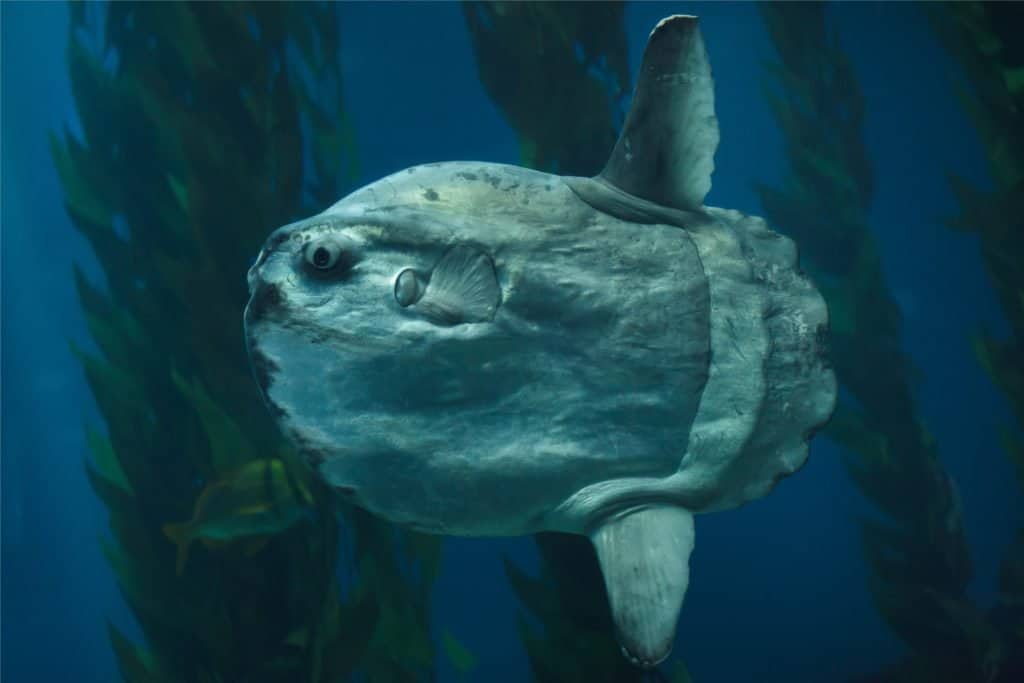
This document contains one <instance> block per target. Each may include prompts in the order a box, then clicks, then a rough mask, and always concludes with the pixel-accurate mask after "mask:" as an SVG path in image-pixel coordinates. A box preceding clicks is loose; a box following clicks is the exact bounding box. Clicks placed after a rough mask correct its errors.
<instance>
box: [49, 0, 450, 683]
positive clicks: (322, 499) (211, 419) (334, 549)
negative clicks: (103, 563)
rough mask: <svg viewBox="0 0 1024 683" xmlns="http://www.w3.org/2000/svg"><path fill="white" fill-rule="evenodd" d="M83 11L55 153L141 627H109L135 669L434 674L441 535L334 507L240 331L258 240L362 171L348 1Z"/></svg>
mask: <svg viewBox="0 0 1024 683" xmlns="http://www.w3.org/2000/svg"><path fill="white" fill-rule="evenodd" d="M70 9H71V23H70V36H69V42H68V54H67V57H68V66H69V69H70V77H71V85H72V89H73V95H74V99H75V103H76V106H77V110H78V115H79V120H80V122H81V134H76V133H75V132H72V131H71V130H70V129H69V130H66V131H64V133H63V135H59V136H56V135H55V136H54V137H53V138H52V140H51V142H52V156H53V159H54V163H55V165H56V167H57V170H58V172H59V175H60V179H61V182H62V185H63V189H64V198H65V204H66V207H67V210H68V213H69V214H70V216H71V219H72V221H73V223H74V226H75V227H76V229H77V230H78V231H79V232H80V233H81V234H82V235H84V236H85V237H86V238H87V239H88V241H89V242H90V244H91V246H92V248H93V250H94V251H95V254H96V256H97V259H98V261H99V264H100V266H101V267H102V270H103V273H104V276H105V282H104V283H93V282H90V281H89V280H88V279H87V278H86V277H84V276H83V274H82V273H81V272H78V271H76V273H75V281H76V285H77V288H78V293H79V298H80V301H81V305H82V307H83V309H84V312H85V316H86V320H87V321H88V325H89V330H90V333H91V336H92V341H93V343H94V346H95V349H90V350H85V349H76V350H75V352H76V354H77V355H78V357H79V358H80V359H81V362H82V367H83V369H84V371H85V374H86V377H87V379H88V382H89V385H90V387H91V389H92V392H93V395H94V397H95V399H96V403H97V405H98V407H99V410H100V413H101V415H102V417H103V421H104V423H105V426H106V430H105V433H103V432H102V431H100V430H95V429H90V430H89V434H88V442H89V447H90V450H91V451H92V459H91V461H89V462H88V463H87V472H88V475H89V480H90V482H91V483H92V486H93V488H94V490H95V492H96V494H97V495H98V496H99V497H100V499H101V500H102V502H103V503H104V505H105V506H106V508H107V511H108V514H109V521H110V530H111V536H112V537H111V538H110V539H105V540H104V541H103V548H104V552H105V554H106V557H107V559H108V561H109V563H110V566H111V568H112V570H113V572H114V574H115V576H116V579H117V582H118V585H119V586H120V588H121V591H122V593H123V595H124V597H125V600H126V601H127V603H128V605H129V607H130V608H131V610H132V612H133V613H134V615H135V618H136V620H137V622H138V625H139V626H140V628H141V631H142V634H143V638H144V641H143V642H142V643H138V644H136V643H133V642H131V641H130V640H129V639H128V638H126V637H125V636H124V635H123V634H122V633H121V632H120V631H119V630H118V629H117V628H116V627H114V626H112V625H111V626H110V639H111V644H112V646H113V648H114V652H115V653H116V656H117V661H118V663H119V666H120V670H121V674H122V676H123V678H124V679H125V680H126V681H133V682H140V681H210V682H212V681H243V680H244V681H339V680H346V679H349V678H351V677H352V676H353V675H358V676H360V678H361V680H367V681H378V680H379V681H403V680H404V681H413V680H429V679H431V678H432V677H433V657H434V654H433V647H432V644H431V640H430V637H429V630H428V608H429V600H428V593H429V586H430V585H431V583H432V580H433V577H434V576H435V574H436V572H437V566H438V559H439V545H438V541H437V540H436V539H432V538H427V537H423V536H419V535H416V534H412V533H407V532H402V531H399V530H396V529H393V528H392V527H391V526H389V525H387V524H385V523H383V522H380V521H377V520H375V519H374V518H372V517H370V516H369V515H368V514H366V513H364V512H362V511H359V510H355V509H350V508H346V507H343V506H339V507H337V509H336V507H335V506H336V504H335V503H334V501H333V499H332V497H331V495H330V492H329V491H327V490H326V488H325V487H324V486H323V485H322V484H321V483H320V482H319V481H318V480H317V479H315V478H314V477H312V476H311V475H310V472H309V471H308V470H307V468H306V467H305V466H304V465H303V464H301V463H300V462H298V459H297V458H296V456H295V454H294V452H293V451H292V450H291V449H290V448H289V447H288V446H287V445H286V444H285V443H284V441H283V440H282V438H281V436H280V435H279V434H278V432H277V431H276V429H275V428H274V427H273V425H272V421H271V420H269V419H267V413H266V408H265V407H264V405H263V403H262V400H261V397H260V396H259V394H258V391H257V388H256V384H255V382H254V381H253V379H252V377H251V375H250V371H249V368H248V364H247V361H246V351H245V348H244V344H243V339H242V329H241V328H242V323H241V320H242V309H243V307H244V304H245V300H246V296H247V292H246V284H245V273H246V270H247V268H248V267H249V265H250V263H251V259H252V258H253V256H254V255H255V254H256V253H257V252H258V250H259V247H260V245H261V243H262V241H263V240H264V239H265V237H266V236H267V234H269V232H270V231H271V230H272V229H273V228H275V227H276V226H279V225H283V224H285V223H288V222H291V221H293V220H296V219H298V218H300V217H303V216H307V215H310V214H312V213H315V212H317V211H320V210H322V209H323V208H324V207H325V206H327V205H329V203H331V202H333V201H335V200H336V198H337V197H338V196H339V195H340V194H341V190H342V188H343V187H344V186H345V185H346V184H349V183H351V182H352V181H353V179H354V169H355V156H354V145H353V136H352V130H351V126H350V125H349V123H348V121H347V119H346V118H345V115H344V108H343V104H344V103H343V98H342V91H341V65H340V62H339V49H340V44H339V32H340V24H339V14H338V7H337V6H336V5H333V4H329V3H287V4H276V3H263V2H253V3H195V4H186V3H110V4H107V5H95V4H86V3H73V4H71V6H70ZM260 463H268V464H267V466H266V467H265V468H262V467H261V466H260ZM252 467H256V469H255V470H253V469H252ZM247 468H248V469H247ZM282 468H283V470H282ZM263 471H265V472H268V473H271V474H272V475H273V477H271V478H268V479H267V480H266V482H265V483H262V481H261V479H260V478H259V475H253V474H252V472H263ZM245 472H249V474H248V475H245V476H249V477H250V479H249V480H247V481H246V482H245V485H238V482H237V478H238V477H240V476H243V475H242V474H239V473H245ZM267 476H268V477H270V475H267ZM232 482H234V483H232ZM275 482H276V483H275ZM282 482H284V483H282ZM204 491H207V492H210V491H213V492H217V495H219V496H220V498H221V499H223V500H219V502H217V506H218V507H217V514H219V515H221V517H218V518H217V519H215V520H214V521H213V522H211V523H210V524H211V526H208V527H205V531H204V532H203V533H201V534H199V536H198V538H199V541H200V542H197V543H193V546H194V547H193V548H192V550H191V553H190V554H189V556H188V558H187V561H185V560H184V558H183V559H182V562H181V565H180V569H181V575H180V576H179V575H178V574H177V573H176V566H175V565H176V563H175V554H176V550H175V546H174V545H173V544H172V542H171V539H170V538H169V537H168V535H167V534H165V532H164V527H165V526H166V527H167V529H169V530H171V531H172V532H173V531H175V530H180V528H181V527H176V526H175V525H178V524H180V523H182V522H185V521H187V520H190V519H193V518H195V519H196V520H200V521H201V520H202V515H203V514H204V513H209V512H210V509H207V508H204V507H203V503H202V500H203V499H202V496H203V492H204ZM297 491H302V492H306V493H304V494H303V495H294V494H295V492H297ZM225 492H227V493H226V494H225ZM210 495H214V494H212V493H210V494H208V496H210ZM214 497H216V496H214ZM225 500H226V502H225ZM206 501H207V502H206V505H210V506H212V505H213V503H210V501H209V498H207V499H206ZM310 501H312V502H310ZM300 508H301V509H300ZM211 509H212V508H211ZM285 509H287V510H288V513H287V515H283V514H279V513H281V511H282V510H285ZM242 511H245V512H246V513H247V514H251V513H253V512H254V511H255V512H259V513H261V514H263V513H266V515H265V516H264V517H260V518H255V517H254V518H252V519H251V520H243V521H242V522H239V520H237V519H232V518H231V517H232V515H234V514H236V513H237V514H242ZM300 512H301V514H300ZM253 520H255V521H253ZM339 520H340V522H339ZM249 521H251V522H252V523H248V522H249ZM214 522H215V523H214ZM204 534H205V536H206V537H204ZM171 535H174V534H173V533H171ZM339 557H340V558H342V559H343V560H344V561H343V563H342V564H341V565H339V562H338V560H339ZM356 558H358V559H356ZM339 573H340V574H341V576H340V577H339Z"/></svg>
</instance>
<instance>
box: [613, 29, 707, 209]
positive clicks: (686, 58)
mask: <svg viewBox="0 0 1024 683" xmlns="http://www.w3.org/2000/svg"><path fill="white" fill-rule="evenodd" d="M717 147H718V120H717V119H716V118H715V93H714V84H713V82H712V80H711V66H710V64H709V63H708V55H707V52H706V51H705V49H704V39H703V38H701V35H700V30H699V29H698V28H697V17H694V16H689V15H683V14H676V15H674V16H671V17H667V18H665V19H662V20H661V21H660V22H659V23H658V25H657V26H655V27H654V30H653V31H652V32H651V36H650V38H648V40H647V48H646V50H644V58H643V64H642V65H641V67H640V74H639V76H638V77H637V84H636V91H635V92H634V93H633V105H632V107H631V108H630V110H629V114H628V115H627V116H626V123H625V124H624V125H623V127H622V134H621V135H619V140H618V142H616V143H615V149H614V150H613V151H612V155H611V157H610V158H609V159H608V163H607V164H606V165H605V167H604V170H603V171H602V172H601V175H600V176H599V177H600V178H602V179H604V180H605V181H607V182H609V183H611V184H612V185H614V186H615V187H618V188H619V189H620V190H624V191H626V192H628V193H629V194H631V195H634V196H636V197H640V198H642V199H646V200H649V201H652V202H655V203H657V204H661V205H662V206H668V207H671V208H674V209H684V210H687V209H698V208H700V207H701V206H702V205H703V203H704V196H705V195H706V194H707V193H708V190H710V189H711V172H712V171H713V170H714V168H715V159H714V157H715V149H716V148H717Z"/></svg>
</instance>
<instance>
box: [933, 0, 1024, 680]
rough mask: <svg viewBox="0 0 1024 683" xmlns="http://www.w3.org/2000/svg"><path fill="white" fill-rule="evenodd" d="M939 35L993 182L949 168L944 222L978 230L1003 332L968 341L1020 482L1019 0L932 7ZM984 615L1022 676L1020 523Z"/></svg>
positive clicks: (1023, 473)
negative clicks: (960, 78)
mask: <svg viewBox="0 0 1024 683" xmlns="http://www.w3.org/2000/svg"><path fill="white" fill-rule="evenodd" d="M930 10H931V11H930V12H929V15H930V18H931V19H932V25H933V27H934V28H935V30H936V33H937V35H938V36H939V38H940V40H941V42H942V44H943V45H944V46H945V47H946V49H947V50H948V51H949V52H950V54H951V55H952V56H953V57H954V58H955V59H956V60H957V61H958V62H959V63H960V65H961V66H962V67H963V73H964V75H965V76H966V81H967V82H966V83H965V84H962V85H961V86H960V87H959V88H958V90H957V94H958V95H959V98H960V101H961V103H962V105H963V107H964V109H965V111H966V112H967V114H968V116H969V117H970V120H971V122H972V123H973V124H974V127H975V129H976V130H977V132H978V138H979V140H980V141H981V144H982V147H983V150H984V152H985V155H986V159H987V161H988V170H989V176H990V178H991V186H990V187H985V188H982V187H976V186H974V185H972V184H970V183H968V182H967V181H965V180H964V179H962V178H960V177H958V176H956V175H951V177H950V185H951V188H952V190H953V193H954V195H955V196H956V198H957V200H958V202H959V204H960V211H959V214H958V215H957V216H955V217H952V218H951V219H950V220H949V222H948V223H949V226H950V227H951V228H953V229H955V230H962V231H965V232H968V233H971V234H973V235H975V236H976V237H977V239H978V244H979V246H980V247H981V255H982V258H983V259H984V263H985V266H986V268H987V270H988V273H989V277H990V280H991V282H992V286H993V287H994V289H995V293H996V297H997V299H998V301H999V303H1000V304H1001V306H1002V309H1003V313H1004V315H1005V316H1006V319H1007V321H1008V322H1009V328H1010V329H1009V334H1008V335H1007V336H1005V337H1003V338H997V337H996V336H995V335H994V334H992V333H991V332H989V331H987V330H986V331H982V332H980V333H978V334H977V335H976V336H975V337H974V339H973V340H972V341H973V348H974V352H975V356H976V357H977V359H978V362H979V363H980V364H981V367H982V369H983V370H984V371H985V373H986V374H987V375H988V376H989V377H990V378H991V380H992V382H993V383H994V384H995V385H996V386H997V387H998V388H999V389H1000V390H1001V391H1002V392H1003V394H1004V395H1005V396H1006V399H1007V402H1008V403H1009V406H1010V410H1011V411H1012V413H1013V416H1014V418H1015V424H1014V425H1007V426H1006V427H1005V428H1004V429H1003V431H1002V434H1001V436H1002V439H1001V440H1002V444H1003V449H1004V451H1005V453H1006V456H1007V457H1008V458H1009V459H1010V462H1011V464H1012V466H1013V468H1014V470H1015V472H1016V475H1017V481H1018V485H1019V486H1020V488H1021V490H1022V491H1024V440H1022V438H1021V428H1022V427H1024V51H1022V50H1021V48H1020V37H1019V31H1020V27H1021V25H1022V23H1024V8H1022V7H1021V6H1020V5H1019V4H1014V3H1007V4H1006V5H1004V6H1000V5H996V4H993V3H981V2H964V3H957V4H952V5H942V6H935V7H931V8H930ZM996 588H997V597H996V604H995V606H994V607H993V608H992V610H991V621H992V624H993V626H994V628H996V629H997V630H998V632H999V634H1000V636H1001V638H1002V640H1003V648H1002V653H1003V654H1004V655H1005V661H1002V662H1000V663H999V665H1000V670H1001V671H1007V672H1010V673H1008V674H1007V676H1009V675H1016V676H1024V527H1021V528H1019V529H1018V531H1017V534H1016V537H1015V538H1014V540H1013V542H1012V543H1011V545H1010V548H1009V549H1008V550H1007V552H1006V555H1005V556H1004V558H1003V562H1002V565H1001V567H1000V570H999V578H998V582H997V586H996Z"/></svg>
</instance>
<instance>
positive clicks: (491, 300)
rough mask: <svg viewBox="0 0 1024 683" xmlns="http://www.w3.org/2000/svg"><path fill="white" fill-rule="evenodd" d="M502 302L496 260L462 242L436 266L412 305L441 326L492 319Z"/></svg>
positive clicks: (450, 250)
mask: <svg viewBox="0 0 1024 683" xmlns="http://www.w3.org/2000/svg"><path fill="white" fill-rule="evenodd" d="M397 291H398V290H397V289H396V292H397ZM500 303H501V288H500V287H499V286H498V277H497V275H496V274H495V272H494V261H492V260H491V257H490V256H489V255H488V254H486V253H485V252H483V251H481V250H480V249H477V248H476V247H473V246H470V245H467V244H458V245H456V246H454V247H452V248H451V249H449V250H448V251H447V252H446V253H445V255H444V256H442V257H441V260H440V261H438V263H437V265H436V266H434V270H433V271H432V272H431V274H430V282H429V283H428V284H427V286H426V289H425V291H424V292H423V296H422V298H420V299H419V301H417V302H416V303H415V304H413V305H412V308H413V310H415V311H416V312H417V313H419V314H420V315H422V316H423V317H425V318H427V319H429V320H430V321H431V322H433V323H435V324H437V325H459V324H462V323H479V322H486V321H488V320H491V319H492V318H493V317H494V312H495V311H496V310H497V309H498V305H499V304H500Z"/></svg>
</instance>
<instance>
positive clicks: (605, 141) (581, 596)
mask: <svg viewBox="0 0 1024 683" xmlns="http://www.w3.org/2000/svg"><path fill="white" fill-rule="evenodd" d="M463 13H464V15H465V18H466V24H467V26H468V27H469V31H470V37H471V40H472V44H473V50H474V54H475V56H476V62H477V69H478V72H479V76H480V81H481V83H482V84H483V86H484V88H485V90H486V91H487V93H488V95H489V96H490V97H491V99H492V100H494V102H495V104H496V105H497V106H498V107H499V109H500V110H501V112H502V113H503V115H504V116H505V118H506V120H507V121H508V123H509V124H510V125H511V127H512V128H513V130H514V131H515V133H516V135H517V136H518V138H519V143H520V152H521V159H520V162H521V163H522V164H523V165H524V166H528V167H531V168H535V169H538V170H543V171H549V172H557V173H561V174H569V175H585V176H589V175H595V174H597V173H598V172H599V171H600V170H601V168H602V167H603V165H604V162H605V160H606V159H607V157H608V155H609V154H610V152H611V150H612V147H613V146H614V145H615V140H616V139H617V137H618V131H619V128H620V127H621V125H622V121H623V118H624V113H625V111H624V104H625V98H626V97H627V96H628V94H629V90H630V78H629V70H628V69H629V67H628V59H627V51H626V49H627V43H626V34H625V29H624V26H623V4H622V3H620V2H601V3H584V2H580V3H518V2H466V3H464V4H463ZM535 540H536V544H537V549H538V551H539V553H540V560H541V562H540V564H541V568H540V572H539V575H538V576H529V575H528V574H527V573H525V572H524V571H522V570H521V569H520V568H518V567H517V566H516V565H515V564H514V563H512V562H509V561H506V563H505V571H506V574H507V576H508V578H509V581H510V582H511V585H512V588H513V590H514V591H515V593H516V595H517V596H518V598H519V600H520V602H521V603H522V606H523V608H524V609H525V613H526V614H523V615H520V617H519V633H520V638H521V639H522V641H523V644H524V645H525V647H526V651H527V654H528V656H529V659H530V665H531V668H532V670H533V676H534V679H535V680H537V681H551V682H552V683H572V682H573V681H580V682H583V681H586V682H587V683H596V682H599V681H609V682H611V681H615V682H619V681H622V682H626V681H640V680H645V677H650V678H655V679H658V680H664V679H665V676H664V675H663V674H661V673H660V672H654V673H653V674H644V673H643V672H641V671H640V670H639V669H637V668H635V667H634V666H632V665H631V664H629V663H628V662H627V661H626V659H625V658H624V657H623V656H622V655H621V654H620V652H619V646H618V644H617V643H616V640H615V634H614V625H613V623H612V617H611V612H610V610H609V607H608V603H607V600H606V599H595V596H603V595H604V594H605V588H604V580H603V578H602V576H601V571H600V568H599V566H598V564H597V556H596V554H595V552H594V549H593V547H592V546H591V544H590V541H589V540H588V539H586V538H584V537H582V536H573V535H568V534H556V533H542V534H538V535H537V536H536V537H535ZM538 625H539V628H538ZM662 668H663V669H665V670H667V671H671V672H672V680H674V681H684V680H688V675H687V674H686V670H685V667H684V666H683V665H682V663H681V662H679V661H678V660H676V661H674V662H672V663H669V664H666V665H665V666H663V667H662Z"/></svg>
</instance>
